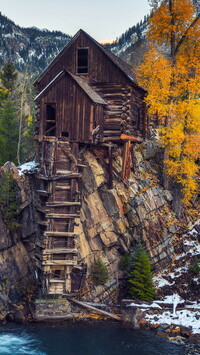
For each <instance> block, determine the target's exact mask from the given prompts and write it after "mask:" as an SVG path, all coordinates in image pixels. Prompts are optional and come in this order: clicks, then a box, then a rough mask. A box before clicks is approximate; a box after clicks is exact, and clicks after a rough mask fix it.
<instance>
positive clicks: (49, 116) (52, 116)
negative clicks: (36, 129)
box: [45, 104, 56, 137]
mask: <svg viewBox="0 0 200 355" xmlns="http://www.w3.org/2000/svg"><path fill="white" fill-rule="evenodd" d="M55 135H56V106H55V104H48V105H46V129H45V136H53V137H54V136H55Z"/></svg>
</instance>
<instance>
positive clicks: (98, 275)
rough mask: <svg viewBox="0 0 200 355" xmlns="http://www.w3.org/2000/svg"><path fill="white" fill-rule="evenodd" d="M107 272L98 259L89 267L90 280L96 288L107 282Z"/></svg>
mask: <svg viewBox="0 0 200 355" xmlns="http://www.w3.org/2000/svg"><path fill="white" fill-rule="evenodd" d="M108 278H109V277H108V270H107V267H106V265H105V264H104V262H103V261H102V260H101V259H100V258H99V259H98V260H97V261H95V262H94V264H93V265H92V267H91V279H92V281H93V282H94V284H95V285H96V286H98V285H104V284H105V283H106V282H107V281H108Z"/></svg>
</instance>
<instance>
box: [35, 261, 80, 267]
mask: <svg viewBox="0 0 200 355" xmlns="http://www.w3.org/2000/svg"><path fill="white" fill-rule="evenodd" d="M76 264H77V261H76V260H43V261H42V265H43V266H47V265H49V266H51V265H52V266H53V265H54V266H55V265H58V266H60V265H61V266H62V265H66V266H71V265H76Z"/></svg>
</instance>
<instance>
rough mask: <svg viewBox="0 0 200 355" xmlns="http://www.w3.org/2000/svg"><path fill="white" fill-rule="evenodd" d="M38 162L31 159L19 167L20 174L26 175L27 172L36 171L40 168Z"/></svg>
mask: <svg viewBox="0 0 200 355" xmlns="http://www.w3.org/2000/svg"><path fill="white" fill-rule="evenodd" d="M38 165H39V164H38V163H37V162H36V161H34V160H33V161H29V162H28V163H24V164H22V165H20V166H18V167H17V169H18V171H19V176H22V175H24V174H25V173H27V174H28V173H30V172H36V171H37V168H38Z"/></svg>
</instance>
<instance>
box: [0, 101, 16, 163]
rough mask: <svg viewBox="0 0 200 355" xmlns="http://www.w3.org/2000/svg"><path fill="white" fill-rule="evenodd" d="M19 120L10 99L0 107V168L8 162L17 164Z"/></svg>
mask: <svg viewBox="0 0 200 355" xmlns="http://www.w3.org/2000/svg"><path fill="white" fill-rule="evenodd" d="M17 142H18V119H17V112H16V109H15V107H14V104H13V103H12V101H10V100H9V99H7V100H5V101H4V102H3V104H2V107H0V166H1V165H3V164H4V163H5V162H6V161H12V162H14V163H16V159H17Z"/></svg>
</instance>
